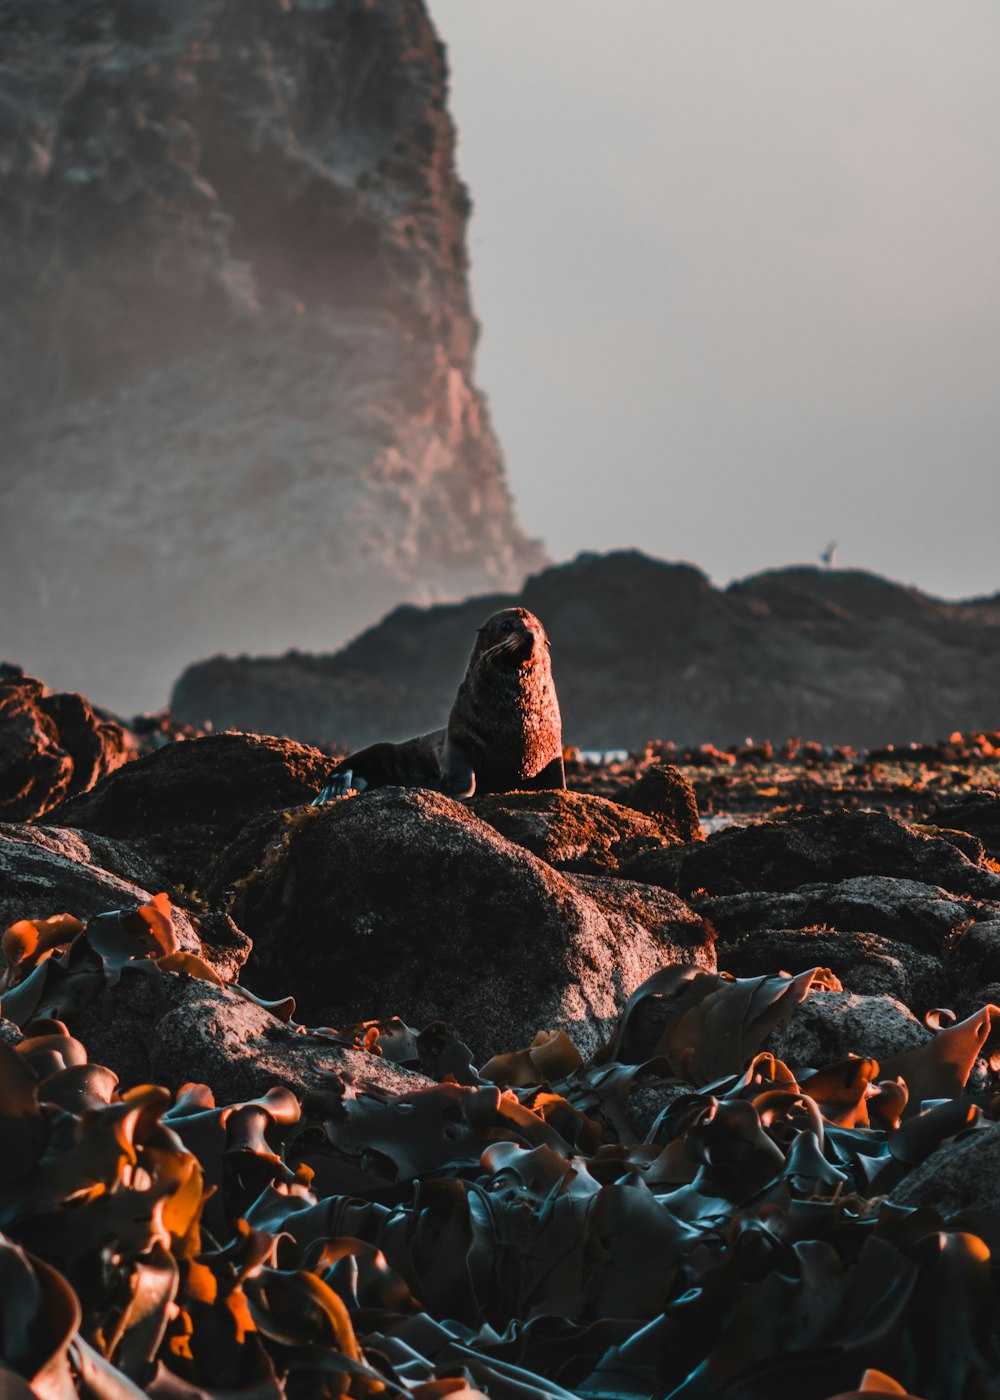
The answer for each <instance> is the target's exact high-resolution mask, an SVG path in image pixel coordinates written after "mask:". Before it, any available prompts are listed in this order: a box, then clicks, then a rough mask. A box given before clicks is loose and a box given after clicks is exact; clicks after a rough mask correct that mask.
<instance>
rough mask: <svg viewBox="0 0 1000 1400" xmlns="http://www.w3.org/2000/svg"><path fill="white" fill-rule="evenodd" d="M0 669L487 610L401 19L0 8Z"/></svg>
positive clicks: (472, 461) (406, 12)
mask: <svg viewBox="0 0 1000 1400" xmlns="http://www.w3.org/2000/svg"><path fill="white" fill-rule="evenodd" d="M0 45H2V67H0V170H2V172H3V179H2V183H0V306H2V307H3V314H4V324H3V336H2V340H3V345H2V347H0V415H2V417H0V421H2V424H3V434H2V441H0V484H2V489H3V499H4V510H3V512H2V514H0V551H2V557H3V560H4V571H5V576H6V577H5V584H4V590H3V591H4V604H5V606H4V608H3V616H2V617H0V649H2V650H4V651H6V652H7V654H8V655H10V656H13V657H15V658H16V659H18V660H22V661H24V662H26V663H28V664H29V665H30V666H31V667H32V668H33V669H36V670H38V671H39V672H40V673H42V674H44V675H45V676H46V677H47V679H49V680H50V681H51V682H52V683H53V684H56V685H61V686H73V687H83V688H85V689H86V690H87V691H88V692H89V693H91V694H93V695H94V696H95V697H96V698H98V699H99V700H101V701H102V702H104V703H107V704H110V705H112V706H116V707H119V708H122V709H126V710H128V709H134V708H137V707H138V706H140V705H149V706H152V705H157V704H160V703H162V700H163V698H164V697H165V694H166V688H167V684H168V682H169V679H170V678H171V677H173V676H175V675H176V674H177V671H178V670H179V669H180V667H181V665H183V664H184V663H185V662H186V661H188V660H189V659H190V657H191V656H192V655H198V654H205V653H209V652H213V651H216V650H218V649H219V648H220V647H225V648H226V649H227V650H232V651H240V650H244V649H252V650H257V651H260V650H284V649H285V648H286V647H288V646H289V645H292V646H300V647H301V646H305V647H326V648H329V647H330V646H332V645H336V644H337V643H339V642H340V641H342V640H343V638H344V637H345V636H347V635H349V634H350V633H351V632H352V631H355V630H357V628H359V627H361V626H363V625H365V624H367V623H369V622H371V621H372V620H373V619H374V618H376V617H377V616H379V615H380V614H381V613H382V612H384V611H385V610H386V609H387V608H388V607H391V606H392V605H393V604H395V603H397V602H399V601H400V600H402V599H407V598H409V599H416V600H421V601H429V600H431V599H434V598H442V597H449V596H451V597H455V596H463V595H465V594H467V593H468V592H470V591H481V590H484V589H489V588H511V587H516V586H517V585H518V584H519V582H520V579H521V578H522V577H523V575H524V573H525V572H526V571H527V570H528V569H530V568H533V567H536V566H537V565H538V564H539V563H540V562H541V561H542V555H541V551H540V549H539V547H538V546H537V545H536V544H535V543H533V542H532V541H530V540H528V539H526V537H525V536H524V535H523V534H522V532H521V530H520V527H519V525H518V523H517V521H516V518H515V516H514V512H513V509H512V505H511V501H510V498H509V495H508V492H507V488H506V485H505V482H504V475H503V468H502V463H501V459H500V454H499V451H498V448H497V444H496V440H495V438H494V436H493V433H492V431H491V428H490V424H489V420H488V416H487V413H486V409H485V405H484V403H483V399H482V397H481V395H480V393H479V392H478V390H477V389H476V387H475V384H474V381H473V378H472V355H473V348H474V343H475V338H476V325H475V321H474V320H473V317H472V314H471V310H470V305H469V296H468V287H467V281H466V272H467V262H466V253H465V242H464V238H465V224H466V219H467V216H468V212H469V202H468V198H467V195H466V192H465V190H464V188H463V186H462V184H461V182H460V181H459V180H458V178H457V176H456V174H455V169H454V162H453V145H454V131H453V128H452V124H451V121H450V119H449V116H448V113H447V110H446V107H445V85H446V74H445V61H444V55H443V51H442V48H441V46H440V44H439V43H438V41H437V39H436V37H435V34H434V32H433V29H432V27H431V25H430V22H429V20H428V18H427V15H426V13H425V10H424V7H423V4H422V3H421V0H379V3H377V4H374V3H371V0H110V3H105V4H99V5H88V6H81V5H79V4H76V3H71V0H0Z"/></svg>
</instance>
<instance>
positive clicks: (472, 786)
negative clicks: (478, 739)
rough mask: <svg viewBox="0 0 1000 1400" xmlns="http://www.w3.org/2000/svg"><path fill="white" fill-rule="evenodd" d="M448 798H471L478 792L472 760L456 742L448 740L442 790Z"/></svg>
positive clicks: (446, 742) (442, 762) (443, 765)
mask: <svg viewBox="0 0 1000 1400" xmlns="http://www.w3.org/2000/svg"><path fill="white" fill-rule="evenodd" d="M440 790H441V791H442V792H443V793H444V795H445V796H446V797H456V798H459V799H461V798H463V797H471V796H472V794H473V793H474V792H475V790H476V770H475V768H474V766H473V763H472V759H471V758H470V757H469V755H468V754H467V753H465V751H464V750H463V749H461V748H459V746H458V745H457V744H456V743H455V742H454V740H453V739H450V738H449V739H446V740H445V746H444V754H443V755H442V758H441V789H440Z"/></svg>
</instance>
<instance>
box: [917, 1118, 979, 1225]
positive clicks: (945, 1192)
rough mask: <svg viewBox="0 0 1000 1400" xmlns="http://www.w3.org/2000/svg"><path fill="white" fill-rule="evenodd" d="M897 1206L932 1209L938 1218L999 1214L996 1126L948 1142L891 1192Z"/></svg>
mask: <svg viewBox="0 0 1000 1400" xmlns="http://www.w3.org/2000/svg"><path fill="white" fill-rule="evenodd" d="M892 1199H893V1201H894V1202H895V1203H896V1204H897V1205H901V1206H932V1207H933V1208H934V1209H935V1210H936V1211H939V1212H940V1213H941V1214H942V1215H945V1216H947V1215H952V1214H954V1213H955V1212H957V1211H976V1210H988V1211H990V1212H996V1211H998V1210H1000V1124H997V1123H993V1124H990V1125H989V1126H984V1127H982V1128H981V1129H978V1130H977V1131H973V1132H968V1133H966V1134H965V1135H963V1136H961V1137H956V1138H952V1139H951V1140H950V1141H948V1142H945V1143H942V1145H941V1146H940V1147H939V1148H938V1149H937V1151H936V1152H933V1153H932V1154H931V1156H929V1157H928V1158H927V1160H926V1161H925V1162H922V1163H921V1164H920V1166H918V1167H916V1168H915V1169H914V1170H913V1171H912V1172H910V1174H909V1175H908V1176H907V1177H906V1178H905V1180H904V1181H902V1182H901V1183H900V1185H899V1186H897V1187H896V1188H895V1190H894V1191H893V1193H892Z"/></svg>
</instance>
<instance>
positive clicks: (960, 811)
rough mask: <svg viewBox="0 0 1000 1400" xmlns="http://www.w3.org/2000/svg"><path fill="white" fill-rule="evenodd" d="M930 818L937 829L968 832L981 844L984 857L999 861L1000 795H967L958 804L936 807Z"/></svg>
mask: <svg viewBox="0 0 1000 1400" xmlns="http://www.w3.org/2000/svg"><path fill="white" fill-rule="evenodd" d="M933 817H934V821H935V822H937V824H938V825H939V826H942V827H952V828H955V829H957V830H959V831H966V832H969V833H970V834H971V835H972V836H975V837H976V838H977V839H978V840H979V841H981V842H982V843H983V846H984V847H985V849H986V853H987V855H989V856H992V857H993V859H995V860H996V859H1000V792H994V791H992V790H990V789H985V790H982V789H981V790H979V791H977V792H970V793H969V794H968V795H967V796H964V797H962V798H961V799H960V801H958V802H946V803H942V804H941V805H940V806H938V807H936V808H935V810H934V813H933Z"/></svg>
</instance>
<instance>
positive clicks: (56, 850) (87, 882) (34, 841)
mask: <svg viewBox="0 0 1000 1400" xmlns="http://www.w3.org/2000/svg"><path fill="white" fill-rule="evenodd" d="M162 887H163V883H162V881H161V879H160V877H159V875H158V874H157V873H156V871H154V870H153V869H152V868H151V867H150V866H149V865H148V864H147V862H146V861H145V860H143V859H142V857H141V856H139V855H137V854H136V852H135V851H133V850H131V849H130V848H129V847H128V846H126V845H123V844H122V843H120V842H117V841H111V840H108V839H106V838H104V837H101V836H94V835H92V834H91V833H89V832H86V831H71V830H65V829H63V828H60V827H50V826H20V825H17V826H15V825H0V933H2V932H3V930H4V929H6V928H7V927H8V926H9V925H10V924H12V923H15V922H16V921H17V920H19V919H47V918H49V917H50V916H51V915H52V914H73V915H74V916H75V917H76V918H78V919H80V920H82V921H83V922H86V921H87V920H88V919H90V918H92V917H93V916H94V915H95V914H101V913H104V912H105V911H106V910H109V909H126V908H133V907H136V906H138V905H142V904H148V903H149V901H150V900H151V899H152V897H153V895H154V894H156V893H158V892H159V891H160V890H161V889H162ZM173 922H174V932H175V933H176V935H177V941H178V943H179V945H180V947H181V948H182V949H183V950H184V951H186V952H191V953H197V954H198V955H199V956H200V957H203V958H204V959H205V961H206V962H207V963H209V964H210V965H211V966H212V967H213V968H214V969H215V970H216V972H218V974H219V975H220V976H221V977H223V978H235V977H236V976H237V975H238V973H239V970H240V968H241V967H242V965H243V963H244V962H245V961H246V957H247V953H248V951H249V940H248V939H247V937H246V936H245V935H244V934H242V933H241V932H240V930H239V929H238V928H237V927H236V925H235V924H234V923H233V921H232V919H230V918H229V917H228V916H227V915H226V914H223V913H221V912H215V913H206V914H204V915H195V914H192V913H190V912H188V911H186V910H185V909H183V908H179V907H178V906H177V905H176V904H175V905H174V906H173Z"/></svg>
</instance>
